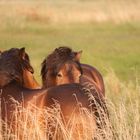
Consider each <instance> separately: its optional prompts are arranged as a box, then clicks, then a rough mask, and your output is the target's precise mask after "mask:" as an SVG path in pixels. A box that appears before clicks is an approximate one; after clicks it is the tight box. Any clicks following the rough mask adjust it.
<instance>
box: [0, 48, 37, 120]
mask: <svg viewBox="0 0 140 140" xmlns="http://www.w3.org/2000/svg"><path fill="white" fill-rule="evenodd" d="M33 72H34V70H33V67H32V66H31V64H30V60H29V56H28V55H27V53H25V48H21V49H18V48H12V49H10V50H6V51H3V52H1V53H0V89H1V108H2V119H3V120H10V117H11V112H12V111H13V107H12V104H13V101H12V100H11V98H14V99H15V100H17V101H19V102H22V101H23V100H24V99H25V100H26V101H28V100H30V99H31V98H32V96H33V95H34V94H36V93H39V91H40V90H39V89H38V88H40V86H39V84H38V83H37V81H36V80H35V79H34V76H33ZM33 88H34V89H36V90H33ZM22 93H23V94H22Z"/></svg>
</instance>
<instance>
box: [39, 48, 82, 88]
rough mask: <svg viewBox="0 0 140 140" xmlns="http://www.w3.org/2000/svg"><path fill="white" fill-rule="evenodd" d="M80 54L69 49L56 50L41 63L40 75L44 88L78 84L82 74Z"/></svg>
mask: <svg viewBox="0 0 140 140" xmlns="http://www.w3.org/2000/svg"><path fill="white" fill-rule="evenodd" d="M80 54H81V52H79V53H77V54H75V53H74V52H73V51H72V49H70V48H69V47H59V48H56V49H55V50H54V51H53V52H52V53H51V54H49V55H48V57H46V58H45V59H44V61H43V63H42V69H41V75H42V82H43V86H44V87H51V86H56V85H62V84H68V83H79V77H80V76H81V74H82V68H81V65H80V62H79V60H80Z"/></svg>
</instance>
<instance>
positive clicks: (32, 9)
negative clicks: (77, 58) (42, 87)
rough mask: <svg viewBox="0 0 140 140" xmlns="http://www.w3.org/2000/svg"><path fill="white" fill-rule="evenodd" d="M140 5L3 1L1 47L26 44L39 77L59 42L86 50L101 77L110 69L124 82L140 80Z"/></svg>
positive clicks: (87, 58) (62, 0) (87, 60)
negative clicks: (41, 69) (42, 66)
mask: <svg viewBox="0 0 140 140" xmlns="http://www.w3.org/2000/svg"><path fill="white" fill-rule="evenodd" d="M139 5H140V2H139V1H138V0H134V1H133V2H132V1H131V0H128V1H127V4H126V3H125V2H124V0H119V1H116V0H115V1H111V0H107V1H105V0H99V1H97V0H95V1H92V0H72V1H67V0H60V1H56V0H52V1H51V0H48V1H43V0H40V1H37V0H35V1H31V0H30V1H26V0H25V1H20V0H16V1H0V27H1V28H0V48H1V49H3V50H4V49H8V48H11V47H26V49H27V52H28V53H29V54H30V57H31V62H32V64H33V66H34V68H35V71H36V77H37V78H38V79H39V80H40V65H41V62H42V61H43V59H44V58H45V57H46V56H47V54H49V53H50V52H51V51H53V50H54V49H55V48H56V47H59V46H70V47H72V48H73V49H74V50H83V55H82V59H81V61H82V62H83V63H88V64H91V65H93V66H95V67H97V68H98V69H99V70H100V71H101V73H102V74H103V75H106V73H107V70H108V69H109V68H112V69H113V70H114V71H115V73H116V74H117V75H118V76H119V77H120V78H121V79H122V80H123V81H128V80H135V79H136V77H137V78H138V79H139V78H140V77H139V75H140V59H139V57H140V24H139V23H140V9H139V8H138V6H139ZM103 15H104V16H103ZM99 19H100V20H99Z"/></svg>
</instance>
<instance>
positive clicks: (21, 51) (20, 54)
mask: <svg viewBox="0 0 140 140" xmlns="http://www.w3.org/2000/svg"><path fill="white" fill-rule="evenodd" d="M19 56H20V58H22V59H25V48H21V49H20V50H19Z"/></svg>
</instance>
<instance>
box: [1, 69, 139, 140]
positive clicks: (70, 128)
mask: <svg viewBox="0 0 140 140" xmlns="http://www.w3.org/2000/svg"><path fill="white" fill-rule="evenodd" d="M110 80H111V81H112V82H110ZM105 84H106V94H107V106H108V109H109V113H110V122H109V121H108V120H106V124H107V125H106V126H104V128H103V131H99V130H98V129H97V127H96V125H95V122H94V115H93V113H90V112H89V111H88V110H86V109H84V108H81V113H80V116H77V115H73V117H71V119H70V122H69V123H68V125H65V124H64V123H63V121H62V118H61V116H60V114H61V112H60V108H59V104H58V105H57V106H56V107H54V108H53V109H49V108H47V109H39V108H34V109H33V110H32V111H31V110H30V108H26V109H24V108H22V106H21V105H20V104H19V105H18V106H16V108H17V109H16V111H15V113H14V116H15V118H16V119H14V122H17V125H16V127H15V128H16V129H15V131H13V130H12V129H8V127H7V129H8V131H4V134H5V139H10V138H11V139H12V140H21V139H23V140H24V139H27V140H30V139H33V140H42V139H46V140H47V139H49V135H51V134H52V133H53V139H54V140H83V139H84V140H91V139H92V137H93V136H95V137H97V139H98V140H103V138H102V135H104V140H114V139H117V140H139V139H140V133H139V131H140V125H139V124H140V109H139V106H140V100H139V99H140V95H139V93H140V86H139V85H138V84H134V83H129V84H124V83H122V82H120V80H119V79H118V77H117V76H116V75H115V74H114V72H113V71H110V73H109V74H108V75H107V76H106V77H105ZM17 110H20V113H19V112H18V111H17ZM13 118H14V117H13ZM48 123H49V125H48ZM2 124H3V122H2V121H1V120H0V125H1V126H2ZM11 128H12V127H11ZM112 131H113V133H112ZM75 132H76V133H75ZM2 133H3V131H2V129H1V131H0V137H2ZM113 134H114V135H113Z"/></svg>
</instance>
